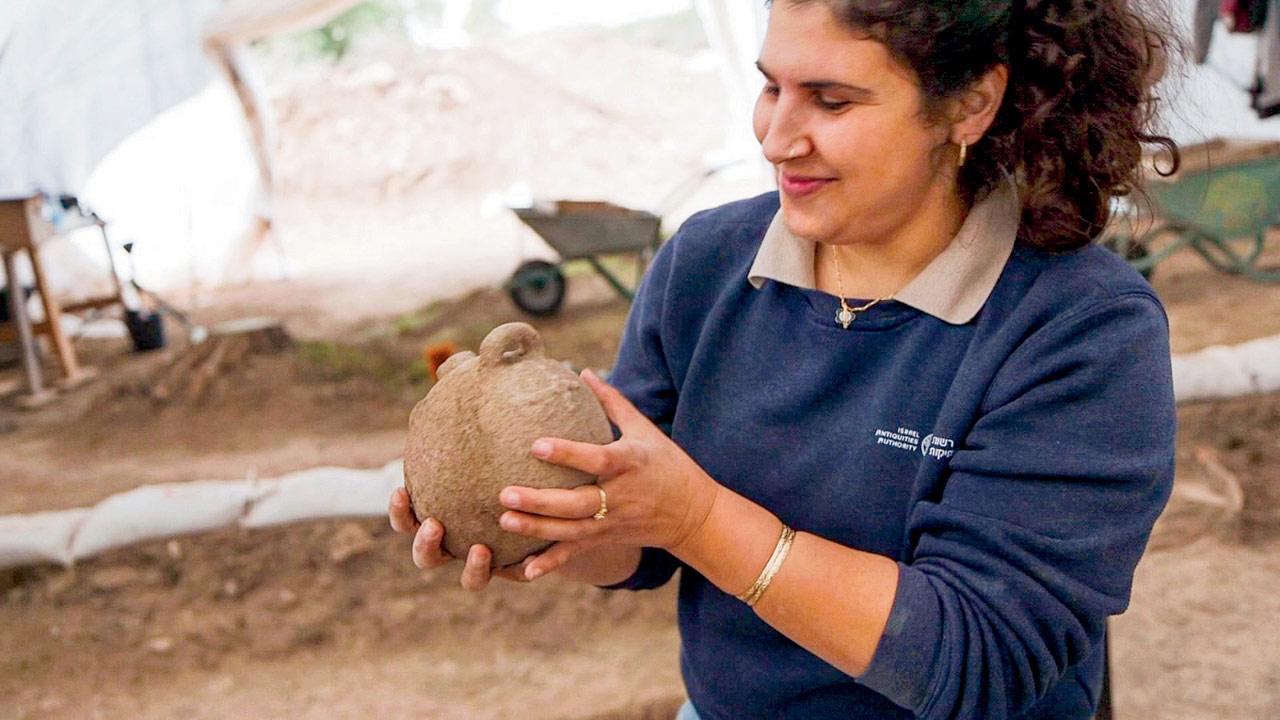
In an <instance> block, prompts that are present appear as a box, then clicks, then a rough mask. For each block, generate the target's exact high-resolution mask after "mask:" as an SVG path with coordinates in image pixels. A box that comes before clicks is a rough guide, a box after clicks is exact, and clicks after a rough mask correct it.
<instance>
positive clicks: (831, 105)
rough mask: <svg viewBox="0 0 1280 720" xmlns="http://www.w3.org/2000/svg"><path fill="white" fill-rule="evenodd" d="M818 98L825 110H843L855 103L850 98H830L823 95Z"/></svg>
mask: <svg viewBox="0 0 1280 720" xmlns="http://www.w3.org/2000/svg"><path fill="white" fill-rule="evenodd" d="M817 100H818V104H819V105H821V106H822V108H823V109H824V110H843V109H844V108H846V107H849V106H850V105H852V104H853V103H851V102H849V101H848V100H828V99H827V98H824V97H822V96H821V95H819V96H818V98H817Z"/></svg>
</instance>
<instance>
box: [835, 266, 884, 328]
mask: <svg viewBox="0 0 1280 720" xmlns="http://www.w3.org/2000/svg"><path fill="white" fill-rule="evenodd" d="M831 257H832V258H833V259H834V260H835V265H836V288H837V289H838V290H839V291H840V309H839V310H837V311H836V323H837V324H838V325H840V327H843V328H844V329H845V330H848V329H849V326H850V325H852V324H853V321H854V320H857V319H858V313H860V312H866V311H867V310H870V309H871V308H873V307H875V306H876V305H878V304H880V303H882V302H884V301H885V300H892V299H893V296H892V295H886V296H884V297H882V298H876V299H875V300H872V301H871V302H869V303H867V304H866V305H863V306H861V307H849V303H847V302H845V299H844V278H843V277H841V275H840V251H839V250H836V246H835V245H832V246H831Z"/></svg>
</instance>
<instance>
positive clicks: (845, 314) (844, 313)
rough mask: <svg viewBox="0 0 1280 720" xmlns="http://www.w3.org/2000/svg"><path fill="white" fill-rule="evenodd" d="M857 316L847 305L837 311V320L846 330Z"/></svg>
mask: <svg viewBox="0 0 1280 720" xmlns="http://www.w3.org/2000/svg"><path fill="white" fill-rule="evenodd" d="M855 317H856V316H855V315H854V314H853V311H852V310H850V309H849V308H846V307H842V308H840V309H839V310H837V311H836V322H837V323H839V324H840V326H841V327H843V328H844V329H845V330H848V329H849V326H850V325H852V324H853V319H854V318H855Z"/></svg>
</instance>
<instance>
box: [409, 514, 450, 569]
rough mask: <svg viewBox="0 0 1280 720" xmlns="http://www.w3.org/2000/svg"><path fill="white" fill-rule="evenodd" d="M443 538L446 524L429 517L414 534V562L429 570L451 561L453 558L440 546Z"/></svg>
mask: <svg viewBox="0 0 1280 720" xmlns="http://www.w3.org/2000/svg"><path fill="white" fill-rule="evenodd" d="M443 539H444V526H443V525H441V524H440V523H439V522H437V521H436V520H434V519H432V518H427V521H426V522H424V523H422V526H421V527H419V528H418V532H417V534H415V535H414V536H413V564H414V565H417V566H418V567H419V568H422V569H423V570H427V569H430V568H433V567H438V566H440V565H443V564H445V563H447V562H449V561H450V560H451V559H452V558H451V557H450V556H449V554H448V553H446V552H445V551H444V550H443V549H442V548H441V547H440V541H441V540H443Z"/></svg>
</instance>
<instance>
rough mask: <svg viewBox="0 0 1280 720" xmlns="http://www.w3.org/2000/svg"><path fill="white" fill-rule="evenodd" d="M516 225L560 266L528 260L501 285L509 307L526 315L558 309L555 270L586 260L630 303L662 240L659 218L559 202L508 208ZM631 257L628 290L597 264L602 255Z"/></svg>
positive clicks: (560, 287)
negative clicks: (546, 248)
mask: <svg viewBox="0 0 1280 720" xmlns="http://www.w3.org/2000/svg"><path fill="white" fill-rule="evenodd" d="M512 212H514V213H515V214H516V217H518V218H520V221H521V222H523V223H524V224H525V225H528V226H529V227H530V228H531V229H532V230H533V231H534V232H535V233H537V234H538V235H539V236H540V237H542V239H543V240H545V241H546V242H547V244H548V245H550V246H551V248H552V249H553V250H555V251H556V252H557V253H558V254H559V255H560V259H561V262H560V263H551V262H547V261H545V260H529V261H527V262H525V263H523V264H521V265H520V267H518V268H516V271H515V273H514V274H513V275H512V276H511V279H510V280H508V281H507V283H506V290H507V293H508V294H509V295H510V296H511V300H512V302H514V303H515V304H516V306H517V307H519V308H520V309H521V310H523V311H525V312H527V313H529V314H530V315H534V316H538V317H546V316H549V315H555V314H556V313H558V312H560V308H561V307H562V306H563V305H564V296H565V287H566V285H565V277H564V272H563V271H562V270H561V266H562V264H563V263H564V262H567V261H569V260H586V261H587V262H589V263H590V264H591V267H592V268H594V269H595V271H596V272H597V273H599V274H600V276H601V277H603V278H604V279H605V280H606V281H607V282H608V283H609V285H610V286H612V287H613V289H614V290H616V291H617V292H618V294H619V295H621V296H622V297H624V298H626V299H627V300H632V299H633V298H634V297H635V288H636V286H638V285H639V283H640V278H641V276H642V275H643V274H644V269H645V266H646V265H647V264H648V262H649V259H650V258H652V257H653V253H654V252H655V251H657V249H658V245H659V243H661V241H662V236H661V225H662V218H660V217H659V216H657V215H655V214H653V213H651V212H647V211H644V210H631V209H629V208H624V207H620V206H618V205H613V204H611V203H607V202H579V201H573V200H560V201H556V202H551V203H542V204H538V205H535V206H534V207H528V208H513V209H512ZM623 254H634V255H636V278H635V281H634V282H633V283H632V284H631V285H627V284H625V283H623V281H622V280H621V279H620V278H619V277H618V276H617V275H615V274H614V273H613V272H611V271H610V270H609V268H607V267H605V265H604V263H602V262H601V261H600V258H601V256H603V255H623Z"/></svg>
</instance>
